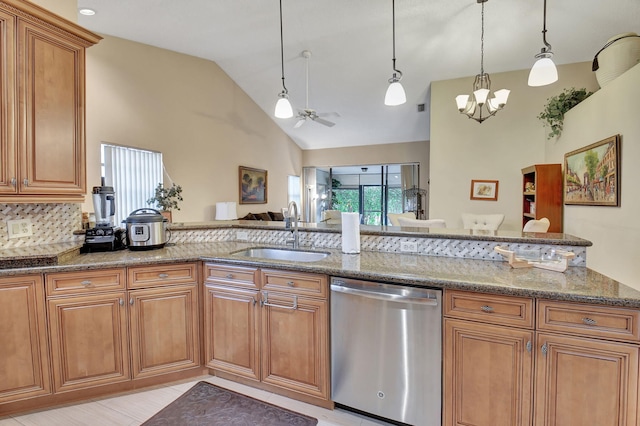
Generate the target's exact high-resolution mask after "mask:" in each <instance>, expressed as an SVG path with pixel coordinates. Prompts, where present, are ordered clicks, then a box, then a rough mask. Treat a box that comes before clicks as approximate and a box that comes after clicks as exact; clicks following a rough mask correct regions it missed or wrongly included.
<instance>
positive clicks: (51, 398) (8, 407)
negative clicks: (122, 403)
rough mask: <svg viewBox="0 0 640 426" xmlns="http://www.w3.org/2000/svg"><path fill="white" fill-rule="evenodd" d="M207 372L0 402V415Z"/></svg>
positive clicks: (199, 369)
mask: <svg viewBox="0 0 640 426" xmlns="http://www.w3.org/2000/svg"><path fill="white" fill-rule="evenodd" d="M207 374H209V370H208V369H207V368H205V367H202V366H198V367H195V368H190V369H188V370H183V371H178V372H174V373H167V374H162V375H159V376H154V377H147V378H144V379H136V380H130V381H128V382H121V383H114V384H111V385H103V386H95V387H91V388H86V389H79V390H74V391H69V392H64V393H59V394H51V395H44V396H38V397H35V398H29V399H23V400H20V401H14V402H7V403H4V404H0V417H2V416H7V415H11V414H17V413H23V412H27V411H33V410H40V409H43V408H51V407H55V406H57V405H62V404H68V403H74V402H79V401H83V400H87V399H91V398H98V397H108V396H113V395H116V394H119V393H123V392H130V391H132V390H139V389H144V388H148V387H152V386H157V385H163V384H166V383H171V382H176V381H179V380H184V379H189V378H192V377H198V376H202V375H207Z"/></svg>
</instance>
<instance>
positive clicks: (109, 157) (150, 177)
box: [101, 143, 163, 225]
mask: <svg viewBox="0 0 640 426" xmlns="http://www.w3.org/2000/svg"><path fill="white" fill-rule="evenodd" d="M101 160H102V177H103V178H104V184H105V185H106V186H113V189H114V191H115V193H116V214H115V219H114V220H115V224H116V225H117V224H119V223H121V222H122V221H123V220H125V219H126V218H127V217H128V216H129V214H131V212H133V211H134V210H137V209H141V208H145V207H150V206H149V204H147V200H148V199H149V198H151V197H153V194H154V192H155V188H156V186H158V183H161V182H162V169H163V167H162V153H161V152H155V151H148V150H144V149H138V148H130V147H126V146H119V145H110V144H104V143H103V144H102V145H101Z"/></svg>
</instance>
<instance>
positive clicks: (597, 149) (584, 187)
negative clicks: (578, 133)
mask: <svg viewBox="0 0 640 426" xmlns="http://www.w3.org/2000/svg"><path fill="white" fill-rule="evenodd" d="M564 203H565V204H567V205H584V206H619V205H620V135H615V136H611V137H608V138H607V139H603V140H601V141H600V142H596V143H593V144H591V145H589V146H585V147H584V148H580V149H577V150H575V151H571V152H568V153H566V154H565V155H564Z"/></svg>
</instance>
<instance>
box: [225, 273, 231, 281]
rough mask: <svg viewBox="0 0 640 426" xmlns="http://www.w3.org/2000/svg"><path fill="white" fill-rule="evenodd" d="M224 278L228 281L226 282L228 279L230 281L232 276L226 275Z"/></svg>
mask: <svg viewBox="0 0 640 426" xmlns="http://www.w3.org/2000/svg"><path fill="white" fill-rule="evenodd" d="M225 278H226V279H228V280H230V279H232V278H233V274H227V275H226V276H225Z"/></svg>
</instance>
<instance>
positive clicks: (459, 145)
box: [429, 62, 598, 236]
mask: <svg viewBox="0 0 640 426" xmlns="http://www.w3.org/2000/svg"><path fill="white" fill-rule="evenodd" d="M528 72H529V70H521V71H513V72H506V73H495V74H491V82H492V89H493V90H498V89H501V88H507V89H510V90H511V94H510V96H509V102H508V103H507V106H506V107H505V109H504V110H502V111H500V112H498V113H497V114H496V116H494V117H491V118H489V119H488V120H487V121H485V122H483V123H482V124H478V123H477V122H475V121H474V120H471V119H468V118H466V117H465V116H464V115H462V114H460V113H459V112H458V110H457V108H456V104H455V97H456V96H457V95H460V94H468V93H470V92H471V89H472V84H473V77H466V78H460V79H455V80H445V81H436V82H433V83H432V84H431V165H430V176H431V191H430V199H429V217H431V218H442V219H445V220H446V222H447V226H448V227H451V228H461V227H462V220H461V218H460V214H461V213H463V212H470V213H504V214H505V221H504V223H503V225H502V227H501V228H500V229H504V230H519V229H522V219H521V214H522V203H521V192H522V190H521V181H522V175H521V169H522V168H524V167H527V166H530V165H532V164H540V163H545V162H558V163H560V162H562V158H554V159H552V160H549V159H547V158H546V157H545V141H546V134H547V133H548V131H547V129H546V128H545V127H544V126H543V123H542V122H541V121H540V120H538V119H537V115H538V114H539V113H540V111H542V109H543V107H544V104H545V103H546V100H547V98H549V97H550V96H553V95H556V94H558V93H560V92H562V90H563V89H564V88H568V87H576V88H580V87H587V88H589V89H591V90H594V89H596V88H597V87H598V86H597V83H596V80H595V76H594V75H593V73H592V72H591V63H586V62H584V63H577V64H570V65H563V66H560V67H559V69H558V75H559V81H557V82H556V83H554V84H552V85H550V86H544V87H537V88H532V87H529V86H527V77H528ZM472 179H488V180H498V181H499V188H498V201H486V200H482V201H478V200H470V199H469V193H470V189H471V180H472ZM578 236H581V235H578Z"/></svg>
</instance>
